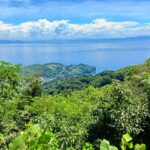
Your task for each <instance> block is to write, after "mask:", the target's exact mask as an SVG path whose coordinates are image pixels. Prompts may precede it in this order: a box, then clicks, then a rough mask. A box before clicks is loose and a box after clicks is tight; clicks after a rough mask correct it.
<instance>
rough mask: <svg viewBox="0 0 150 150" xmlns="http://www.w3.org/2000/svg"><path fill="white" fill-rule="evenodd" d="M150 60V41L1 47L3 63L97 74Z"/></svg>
mask: <svg viewBox="0 0 150 150" xmlns="http://www.w3.org/2000/svg"><path fill="white" fill-rule="evenodd" d="M149 57H150V40H145V41H144V40H142V41H139V40H138V41H122V42H121V41H117V42H116V41H115V42H100V43H70V44H69V43H61V44H60V43H59V44H0V60H4V61H9V62H11V63H13V64H17V63H21V64H23V65H25V66H26V65H31V64H44V63H55V62H56V63H63V64H79V63H83V64H88V65H93V66H95V67H96V68H97V72H99V71H103V70H106V69H109V70H116V69H119V68H122V67H124V66H129V65H133V64H139V63H143V62H144V60H145V59H146V58H149Z"/></svg>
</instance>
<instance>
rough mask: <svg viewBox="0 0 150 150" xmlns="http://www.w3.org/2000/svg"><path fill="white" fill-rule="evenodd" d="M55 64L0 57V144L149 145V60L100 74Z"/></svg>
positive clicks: (60, 148)
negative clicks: (28, 64)
mask: <svg viewBox="0 0 150 150" xmlns="http://www.w3.org/2000/svg"><path fill="white" fill-rule="evenodd" d="M53 65H55V64H53ZM57 65H58V64H57ZM48 66H49V65H48ZM49 67H50V66H49ZM55 67H56V66H55ZM57 67H58V66H57ZM57 67H56V68H55V71H58V72H55V73H54V72H53V71H50V70H49V69H48V71H47V66H46V69H44V71H43V66H42V67H39V65H38V67H37V66H36V65H35V66H34V67H33V66H32V67H28V68H26V69H24V68H22V66H20V65H12V64H10V63H7V62H2V61H1V62H0V77H1V78H0V149H2V150H36V149H37V150H99V149H101V150H117V149H122V150H127V149H134V150H145V149H148V150H149V149H150V143H149V141H150V140H149V139H150V59H148V60H146V61H145V63H144V64H141V65H135V66H129V67H126V68H123V69H120V70H117V71H104V72H101V73H99V74H97V75H94V73H95V68H94V67H90V68H89V66H86V65H79V66H78V68H77V67H76V66H71V67H67V70H66V67H65V68H63V70H62V68H61V69H60V70H59V69H58V68H60V66H59V67H58V68H57ZM61 67H62V66H61ZM33 68H34V69H33ZM53 68H54V66H53ZM51 69H52V68H51ZM85 70H86V71H85ZM29 72H30V73H31V74H30V73H29ZM43 72H44V78H45V79H46V80H43ZM60 72H61V73H60ZM62 72H63V73H62ZM64 72H65V73H64ZM79 72H80V73H79ZM81 72H82V73H81ZM60 74H61V75H62V74H63V75H62V76H63V77H62V76H61V75H60ZM64 74H65V75H64ZM70 74H72V76H71V77H70V76H69V77H68V75H70ZM54 75H55V76H56V75H60V76H61V77H60V76H59V80H53V82H51V80H49V79H50V77H51V78H52V77H53V76H54ZM57 79H58V78H57ZM131 137H132V138H131ZM104 139H106V140H104ZM107 140H108V141H109V142H108V141H107ZM137 143H138V144H137ZM112 145H115V146H112ZM117 147H118V148H117Z"/></svg>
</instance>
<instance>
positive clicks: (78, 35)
mask: <svg viewBox="0 0 150 150" xmlns="http://www.w3.org/2000/svg"><path fill="white" fill-rule="evenodd" d="M143 35H150V25H149V24H146V25H145V26H143V27H140V26H139V24H138V23H137V22H130V21H124V22H111V21H107V20H106V19H96V20H93V21H92V22H91V23H88V24H87V23H86V24H73V23H70V21H69V20H59V21H48V20H47V19H40V20H38V21H35V22H24V23H21V24H19V25H12V24H6V23H4V22H3V21H0V39H1V40H4V39H5V40H55V39H88V38H89V39H102V38H120V37H132V36H143Z"/></svg>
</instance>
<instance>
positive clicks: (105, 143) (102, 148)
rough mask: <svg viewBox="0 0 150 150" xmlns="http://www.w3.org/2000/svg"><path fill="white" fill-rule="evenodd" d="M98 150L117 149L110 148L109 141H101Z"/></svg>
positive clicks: (115, 149)
mask: <svg viewBox="0 0 150 150" xmlns="http://www.w3.org/2000/svg"><path fill="white" fill-rule="evenodd" d="M100 150H118V148H117V147H115V146H111V145H110V143H109V141H107V140H103V141H102V142H101V144H100Z"/></svg>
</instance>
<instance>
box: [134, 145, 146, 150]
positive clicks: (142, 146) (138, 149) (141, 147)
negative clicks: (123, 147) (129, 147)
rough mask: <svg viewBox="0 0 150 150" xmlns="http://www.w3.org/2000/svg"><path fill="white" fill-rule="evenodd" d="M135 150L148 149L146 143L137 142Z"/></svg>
mask: <svg viewBox="0 0 150 150" xmlns="http://www.w3.org/2000/svg"><path fill="white" fill-rule="evenodd" d="M134 150H146V145H145V144H136V145H135V147H134Z"/></svg>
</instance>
